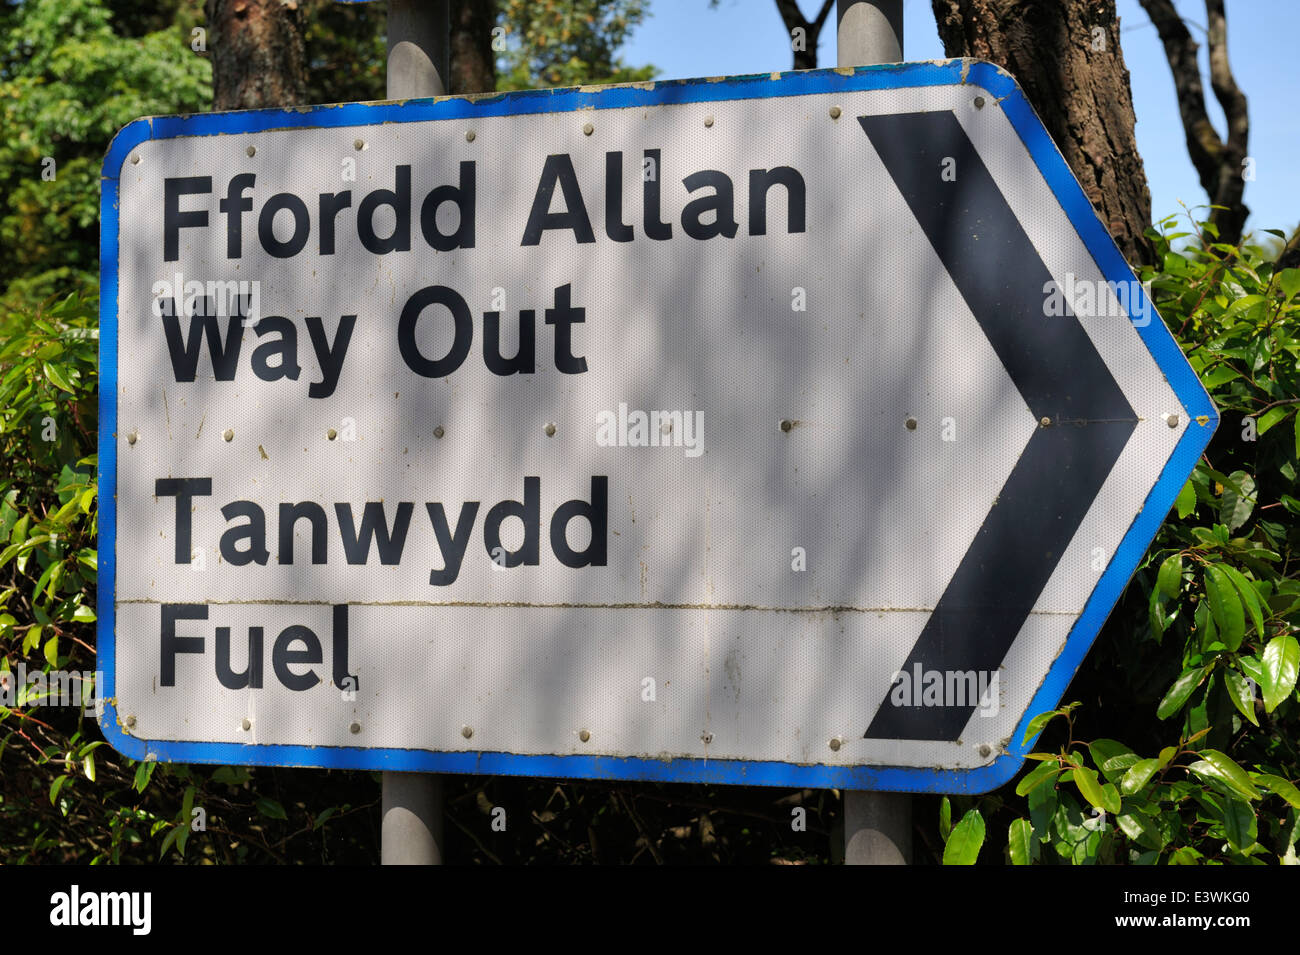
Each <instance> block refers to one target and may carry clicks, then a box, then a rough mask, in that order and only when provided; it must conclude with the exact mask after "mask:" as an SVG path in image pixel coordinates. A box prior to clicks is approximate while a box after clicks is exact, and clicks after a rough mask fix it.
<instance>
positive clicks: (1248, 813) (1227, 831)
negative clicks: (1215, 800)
mask: <svg viewBox="0 0 1300 955" xmlns="http://www.w3.org/2000/svg"><path fill="white" fill-rule="evenodd" d="M1223 834H1224V835H1225V836H1227V838H1228V844H1229V845H1230V846H1232V847H1233V848H1234V849H1236V850H1237V851H1238V852H1245V851H1246V850H1247V849H1249V848H1250V847H1251V846H1253V845H1254V844H1255V840H1256V838H1257V837H1258V834H1259V832H1258V823H1257V822H1256V821H1255V810H1254V809H1252V808H1251V806H1250V803H1247V802H1242V801H1241V800H1240V799H1225V800H1223Z"/></svg>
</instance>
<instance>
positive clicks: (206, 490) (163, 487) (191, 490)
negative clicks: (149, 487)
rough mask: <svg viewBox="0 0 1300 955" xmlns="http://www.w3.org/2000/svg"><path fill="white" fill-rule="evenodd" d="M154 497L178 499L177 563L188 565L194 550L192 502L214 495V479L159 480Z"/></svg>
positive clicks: (155, 485) (154, 490)
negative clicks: (192, 539) (197, 498)
mask: <svg viewBox="0 0 1300 955" xmlns="http://www.w3.org/2000/svg"><path fill="white" fill-rule="evenodd" d="M153 493H154V497H175V498H176V563H178V564H188V563H189V562H190V553H191V551H192V550H193V544H192V542H191V529H192V524H193V521H192V518H191V516H190V507H191V502H192V501H193V499H194V498H196V497H207V496H208V495H210V494H211V493H212V478H157V479H156V480H155V481H154V482H153Z"/></svg>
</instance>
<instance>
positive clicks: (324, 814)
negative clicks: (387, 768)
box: [311, 796, 952, 839]
mask: <svg viewBox="0 0 1300 955" xmlns="http://www.w3.org/2000/svg"><path fill="white" fill-rule="evenodd" d="M947 801H948V799H947V797H946V796H945V797H944V802H947ZM337 809H338V807H337V806H330V807H329V808H327V809H323V810H321V814H320V815H319V816H317V817H316V820H315V821H314V822H313V823H312V824H311V827H312V829H319V828H320V827H321V826H323V825H325V821H326V820H327V819H329V817H330V816H332V815H334V812H335V810H337ZM951 812H952V810H951V809H949V814H950V815H951ZM940 828H942V826H941V827H940ZM943 837H944V838H945V839H947V838H948V834H947V833H946V832H945V833H944V834H943Z"/></svg>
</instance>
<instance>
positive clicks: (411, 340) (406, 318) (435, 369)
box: [397, 285, 474, 378]
mask: <svg viewBox="0 0 1300 955" xmlns="http://www.w3.org/2000/svg"><path fill="white" fill-rule="evenodd" d="M430 305H442V306H445V307H446V309H447V311H449V312H451V317H452V320H453V321H454V322H455V324H456V338H455V340H454V341H453V342H452V343H451V348H450V349H449V350H448V351H447V354H446V355H444V356H443V357H442V358H440V359H438V360H437V361H430V360H429V359H427V358H425V357H424V355H422V354H420V349H419V346H417V345H416V343H415V326H416V323H417V322H418V321H419V320H420V313H421V312H423V311H424V310H425V309H426V308H427V307H428V306H430ZM473 338H474V319H473V316H471V315H470V313H469V306H468V305H466V304H465V300H464V299H463V298H461V297H460V294H459V293H457V292H456V290H455V289H450V288H447V286H445V285H430V286H427V287H425V288H422V289H420V290H419V291H418V292H416V293H415V294H414V295H412V296H411V297H410V298H409V299H408V300H407V302H406V305H405V307H403V309H402V317H401V318H400V319H399V320H398V323H397V347H398V350H399V351H401V353H402V360H403V361H405V362H406V367H407V368H410V369H411V371H413V372H415V373H416V374H417V375H422V376H423V377H425V378H443V377H445V376H447V375H450V374H451V373H452V372H453V371H455V370H456V369H457V368H459V367H460V365H461V362H463V361H464V360H465V356H467V355H468V354H469V347H470V343H471V342H472V340H473Z"/></svg>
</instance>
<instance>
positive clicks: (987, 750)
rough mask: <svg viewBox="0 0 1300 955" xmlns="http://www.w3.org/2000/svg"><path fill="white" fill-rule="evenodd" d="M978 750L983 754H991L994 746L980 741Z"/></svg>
mask: <svg viewBox="0 0 1300 955" xmlns="http://www.w3.org/2000/svg"><path fill="white" fill-rule="evenodd" d="M977 752H978V753H979V754H980V755H981V756H991V755H992V754H993V747H992V746H990V745H989V744H988V743H980V745H979V749H978V750H977Z"/></svg>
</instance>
